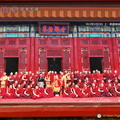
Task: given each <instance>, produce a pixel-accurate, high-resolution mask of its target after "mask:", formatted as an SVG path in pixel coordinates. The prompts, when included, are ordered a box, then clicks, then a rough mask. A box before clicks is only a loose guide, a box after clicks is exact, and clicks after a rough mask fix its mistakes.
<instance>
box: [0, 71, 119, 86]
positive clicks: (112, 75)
mask: <svg viewBox="0 0 120 120" xmlns="http://www.w3.org/2000/svg"><path fill="white" fill-rule="evenodd" d="M119 78H120V75H119V74H118V73H117V71H116V70H115V71H114V72H111V71H104V72H103V73H100V71H98V70H96V71H93V73H91V72H90V71H83V72H79V71H75V72H67V71H65V72H61V71H60V73H59V74H57V72H54V71H49V72H48V73H45V72H42V73H39V72H36V74H34V73H32V72H31V71H30V72H25V73H22V72H20V73H19V74H18V73H17V72H15V74H14V75H13V73H12V72H11V73H10V75H9V76H7V75H6V73H5V72H4V73H3V74H0V82H1V85H2V84H4V85H6V86H9V85H11V84H13V83H15V81H18V84H23V83H24V82H26V84H27V85H30V84H31V83H32V82H34V83H35V84H41V85H42V86H44V85H52V84H53V83H54V82H55V81H56V80H59V82H60V83H61V84H64V85H63V86H66V84H67V83H68V82H71V83H75V84H77V83H78V81H79V80H81V82H82V83H84V82H85V80H86V79H89V81H90V82H91V83H92V82H93V81H94V80H97V81H102V80H104V81H105V82H106V83H107V82H108V80H109V79H110V80H112V81H113V82H115V80H119ZM60 83H59V84H60Z"/></svg>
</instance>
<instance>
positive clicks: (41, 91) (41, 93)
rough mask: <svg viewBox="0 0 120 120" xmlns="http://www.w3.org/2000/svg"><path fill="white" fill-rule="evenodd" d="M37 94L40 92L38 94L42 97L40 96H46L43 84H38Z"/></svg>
mask: <svg viewBox="0 0 120 120" xmlns="http://www.w3.org/2000/svg"><path fill="white" fill-rule="evenodd" d="M39 94H40V96H41V97H42V98H47V95H48V94H47V93H46V91H45V89H44V87H43V86H41V85H40V86H39Z"/></svg>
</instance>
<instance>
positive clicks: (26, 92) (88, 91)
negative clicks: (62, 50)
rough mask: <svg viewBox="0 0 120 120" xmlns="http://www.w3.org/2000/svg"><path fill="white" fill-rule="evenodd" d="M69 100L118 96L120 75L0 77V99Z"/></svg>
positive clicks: (17, 75)
mask: <svg viewBox="0 0 120 120" xmlns="http://www.w3.org/2000/svg"><path fill="white" fill-rule="evenodd" d="M54 96H63V97H71V98H85V97H117V96H120V75H119V74H118V72H117V70H115V71H114V72H112V71H111V70H104V71H103V73H100V71H98V70H94V71H93V72H92V73H91V72H90V71H83V72H80V71H74V72H68V71H64V72H62V71H60V72H59V74H58V73H57V72H56V71H49V72H48V73H45V72H38V71H37V72H36V73H32V72H31V71H29V72H25V73H23V72H20V73H18V72H15V74H13V72H11V73H10V75H9V76H7V75H6V73H5V72H4V73H3V74H2V73H1V74H0V97H1V98H32V99H40V98H50V97H54Z"/></svg>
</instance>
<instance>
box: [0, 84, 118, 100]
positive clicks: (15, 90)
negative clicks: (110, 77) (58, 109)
mask: <svg viewBox="0 0 120 120" xmlns="http://www.w3.org/2000/svg"><path fill="white" fill-rule="evenodd" d="M56 95H57V96H63V97H71V98H84V97H117V96H120V83H118V84H114V83H109V84H107V85H105V83H104V82H103V83H100V84H99V85H97V84H96V83H92V85H91V86H88V85H87V84H86V83H84V84H83V86H80V83H78V84H76V85H75V84H74V83H73V84H72V85H69V84H67V86H66V87H65V88H64V89H62V87H60V88H59V87H58V88H57V91H55V90H54V87H53V86H49V85H47V86H46V87H45V88H44V87H42V86H41V85H39V86H38V85H36V86H35V87H33V88H32V87H31V86H30V85H28V86H27V87H26V88H23V87H22V86H21V85H20V84H18V85H17V86H16V87H15V86H13V85H10V86H9V87H7V88H6V87H5V86H4V85H2V86H1V88H0V97H1V98H33V99H40V98H50V97H54V96H56Z"/></svg>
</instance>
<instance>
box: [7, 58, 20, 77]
mask: <svg viewBox="0 0 120 120" xmlns="http://www.w3.org/2000/svg"><path fill="white" fill-rule="evenodd" d="M5 72H6V74H7V75H10V72H13V73H15V72H18V58H5Z"/></svg>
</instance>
